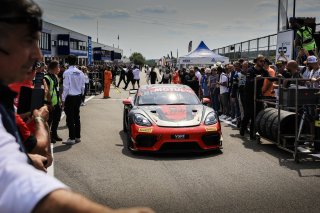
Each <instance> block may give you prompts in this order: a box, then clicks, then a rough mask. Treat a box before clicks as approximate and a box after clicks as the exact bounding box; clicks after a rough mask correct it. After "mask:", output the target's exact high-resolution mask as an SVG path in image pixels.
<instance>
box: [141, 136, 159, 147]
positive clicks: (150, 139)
mask: <svg viewBox="0 0 320 213" xmlns="http://www.w3.org/2000/svg"><path fill="white" fill-rule="evenodd" d="M156 142H157V137H156V136H155V135H138V136H137V137H136V145H137V146H138V147H152V146H154V144H155V143H156Z"/></svg>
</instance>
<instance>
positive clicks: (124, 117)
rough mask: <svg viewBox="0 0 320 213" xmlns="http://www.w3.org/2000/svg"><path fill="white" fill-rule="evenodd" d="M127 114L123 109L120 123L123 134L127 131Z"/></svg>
mask: <svg viewBox="0 0 320 213" xmlns="http://www.w3.org/2000/svg"><path fill="white" fill-rule="evenodd" d="M127 128H128V127H127V113H126V109H123V121H122V129H123V131H124V132H128V129H127Z"/></svg>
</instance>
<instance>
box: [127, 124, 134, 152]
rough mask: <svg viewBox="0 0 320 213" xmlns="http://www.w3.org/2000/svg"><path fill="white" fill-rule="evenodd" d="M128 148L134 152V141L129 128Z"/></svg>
mask: <svg viewBox="0 0 320 213" xmlns="http://www.w3.org/2000/svg"><path fill="white" fill-rule="evenodd" d="M127 148H128V150H129V151H130V152H133V141H132V140H131V131H130V130H128V129H127Z"/></svg>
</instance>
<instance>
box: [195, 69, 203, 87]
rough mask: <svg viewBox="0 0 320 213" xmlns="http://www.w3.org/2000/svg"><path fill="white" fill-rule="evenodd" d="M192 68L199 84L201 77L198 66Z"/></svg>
mask: <svg viewBox="0 0 320 213" xmlns="http://www.w3.org/2000/svg"><path fill="white" fill-rule="evenodd" d="M194 69H195V71H196V73H195V75H196V76H197V78H198V81H199V86H201V77H202V75H201V72H200V70H199V68H198V67H195V68H194Z"/></svg>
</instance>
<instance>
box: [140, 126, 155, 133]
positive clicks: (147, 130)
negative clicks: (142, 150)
mask: <svg viewBox="0 0 320 213" xmlns="http://www.w3.org/2000/svg"><path fill="white" fill-rule="evenodd" d="M152 130H153V129H152V128H150V127H149V128H139V129H138V132H142V133H152Z"/></svg>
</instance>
